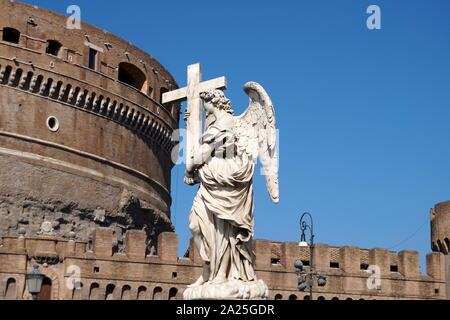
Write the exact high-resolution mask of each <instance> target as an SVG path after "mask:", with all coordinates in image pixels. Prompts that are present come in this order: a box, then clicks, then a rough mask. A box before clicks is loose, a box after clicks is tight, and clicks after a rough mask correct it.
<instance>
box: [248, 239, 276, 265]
mask: <svg viewBox="0 0 450 320" xmlns="http://www.w3.org/2000/svg"><path fill="white" fill-rule="evenodd" d="M253 251H254V252H255V255H256V260H255V267H256V268H257V269H260V270H270V266H271V256H272V254H271V242H270V241H268V240H254V241H253Z"/></svg>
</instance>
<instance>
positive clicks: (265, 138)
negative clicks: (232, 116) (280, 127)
mask: <svg viewBox="0 0 450 320" xmlns="http://www.w3.org/2000/svg"><path fill="white" fill-rule="evenodd" d="M244 91H245V92H246V93H247V94H248V96H249V97H250V105H249V107H248V108H247V110H246V111H245V112H244V113H243V114H242V115H241V116H239V117H236V122H235V123H236V126H235V131H236V136H237V146H238V152H239V153H241V154H242V153H243V152H246V153H247V154H248V155H249V157H250V158H251V159H252V160H255V161H256V159H257V158H258V157H259V159H260V160H261V163H262V165H263V169H264V175H265V176H266V185H267V189H268V191H269V195H270V198H271V199H272V201H273V202H274V203H278V202H279V201H280V197H279V187H278V149H277V147H278V146H277V143H278V142H277V129H276V119H275V110H274V108H273V104H272V100H271V99H270V97H269V95H268V94H267V92H266V90H264V88H263V87H262V86H261V85H260V84H258V83H256V82H248V83H247V84H246V85H245V86H244Z"/></svg>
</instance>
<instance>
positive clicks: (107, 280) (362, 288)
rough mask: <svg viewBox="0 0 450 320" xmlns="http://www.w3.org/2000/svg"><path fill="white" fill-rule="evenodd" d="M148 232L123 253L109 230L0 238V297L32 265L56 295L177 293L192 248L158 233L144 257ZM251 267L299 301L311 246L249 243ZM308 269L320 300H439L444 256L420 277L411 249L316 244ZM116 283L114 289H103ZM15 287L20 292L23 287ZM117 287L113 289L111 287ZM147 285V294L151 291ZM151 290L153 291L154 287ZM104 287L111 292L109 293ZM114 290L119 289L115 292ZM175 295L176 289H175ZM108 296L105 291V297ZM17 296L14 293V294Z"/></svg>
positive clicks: (185, 280) (193, 257)
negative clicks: (83, 235) (298, 265)
mask: <svg viewBox="0 0 450 320" xmlns="http://www.w3.org/2000/svg"><path fill="white" fill-rule="evenodd" d="M147 245H148V244H147V236H146V233H145V232H143V231H135V230H133V231H128V232H127V233H126V236H125V242H124V248H123V251H122V252H114V244H113V231H112V230H110V229H107V228H100V229H97V230H96V231H95V233H94V235H93V237H92V242H83V241H74V240H67V239H57V238H54V237H51V236H42V237H36V238H23V237H4V238H3V243H2V246H1V247H0V283H2V284H3V286H0V297H1V294H2V292H3V293H4V294H6V291H7V290H6V289H5V288H6V287H5V286H6V283H7V282H8V280H9V281H12V280H11V279H14V281H15V283H16V284H17V285H19V284H20V283H22V285H23V284H24V282H23V281H24V275H25V273H26V272H27V271H28V270H29V269H30V268H31V266H32V265H33V264H34V263H39V264H41V265H42V266H41V270H42V272H43V273H45V274H48V277H49V278H50V279H51V275H53V278H55V281H58V282H59V283H60V285H59V291H58V294H57V295H56V294H55V298H56V296H57V297H58V299H105V298H106V296H108V294H109V298H111V299H122V298H123V292H122V291H123V288H124V287H125V289H126V290H125V291H127V292H126V296H127V297H128V295H129V294H131V291H130V292H128V288H129V290H131V289H133V290H134V291H133V293H132V295H131V296H129V297H130V299H136V298H139V295H138V291H139V289H140V290H141V291H142V290H144V288H145V292H146V293H145V295H142V297H141V298H142V299H144V298H145V299H169V298H180V297H181V293H182V291H183V290H184V288H185V287H186V285H188V284H191V283H193V282H194V281H195V280H196V278H197V277H198V276H199V275H200V273H201V266H202V260H201V258H200V256H199V254H198V252H197V250H196V249H195V247H194V246H192V245H191V246H190V248H189V249H188V251H187V253H186V255H185V257H179V256H178V236H177V235H176V234H175V233H161V234H160V235H159V238H158V247H157V251H156V255H148V254H147V253H146V252H147V249H148V248H147ZM254 250H255V253H256V270H257V274H258V276H259V277H260V278H261V279H263V280H264V281H265V282H266V283H267V285H268V286H269V289H270V292H271V298H277V299H280V298H284V299H287V298H290V299H294V298H297V299H298V298H302V297H303V298H304V297H306V295H307V294H306V293H300V292H298V291H297V289H296V286H297V276H296V274H295V270H294V267H293V263H294V261H295V260H296V259H301V260H302V261H304V263H305V265H308V264H309V249H308V248H300V247H298V244H297V243H295V242H272V241H267V240H255V241H254ZM314 250H315V252H314V256H315V257H316V258H315V261H314V266H315V267H316V268H318V269H320V270H321V273H323V274H325V275H327V277H328V284H327V286H326V287H322V288H315V289H314V292H315V294H316V295H317V296H321V297H322V298H324V299H332V298H338V299H349V298H351V299H445V298H446V293H445V281H446V280H445V261H444V255H442V254H441V253H431V254H429V255H428V256H427V267H426V274H421V273H420V265H419V254H418V253H417V252H415V251H402V252H399V253H395V252H392V251H389V250H387V249H371V250H367V249H360V248H357V247H340V248H339V247H332V246H328V245H323V244H318V245H316V246H315V249H314ZM73 266H76V268H79V271H80V281H81V282H82V283H83V287H82V288H81V289H80V290H70V289H68V288H64V286H65V285H64V284H65V282H66V281H67V279H69V278H70V277H71V276H72V274H71V272H70V271H71V270H72V269H71V268H73ZM370 266H378V267H379V268H380V279H381V286H380V287H379V288H375V289H373V288H372V289H369V288H368V287H367V281H368V279H369V277H370V276H371V275H372V274H371V273H369V272H368V271H367V269H368V268H369V267H370ZM108 286H109V289H111V288H113V287H114V290H112V292H109V291H111V290H109V291H108V290H107V289H108ZM23 289H24V288H23V287H22V288H21V291H20V292H24V290H23ZM117 290H118V291H117ZM149 290H150V291H149ZM155 290H156V291H155ZM108 292H109V293H108ZM119 292H120V293H119ZM174 293H175V294H174ZM105 295H106V296H105ZM18 298H20V297H18Z"/></svg>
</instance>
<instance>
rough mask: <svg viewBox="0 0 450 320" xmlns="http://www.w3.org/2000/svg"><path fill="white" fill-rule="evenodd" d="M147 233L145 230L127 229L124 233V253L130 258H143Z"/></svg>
mask: <svg viewBox="0 0 450 320" xmlns="http://www.w3.org/2000/svg"><path fill="white" fill-rule="evenodd" d="M146 250H147V234H146V233H145V231H139V230H128V231H127V233H126V235H125V253H126V255H127V257H128V258H130V259H145V252H146Z"/></svg>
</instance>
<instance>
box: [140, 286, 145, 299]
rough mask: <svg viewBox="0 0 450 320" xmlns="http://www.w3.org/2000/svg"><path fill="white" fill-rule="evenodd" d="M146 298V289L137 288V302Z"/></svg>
mask: <svg viewBox="0 0 450 320" xmlns="http://www.w3.org/2000/svg"><path fill="white" fill-rule="evenodd" d="M146 296H147V288H146V287H143V286H142V287H139V289H138V300H145V299H146Z"/></svg>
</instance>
